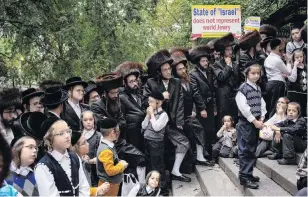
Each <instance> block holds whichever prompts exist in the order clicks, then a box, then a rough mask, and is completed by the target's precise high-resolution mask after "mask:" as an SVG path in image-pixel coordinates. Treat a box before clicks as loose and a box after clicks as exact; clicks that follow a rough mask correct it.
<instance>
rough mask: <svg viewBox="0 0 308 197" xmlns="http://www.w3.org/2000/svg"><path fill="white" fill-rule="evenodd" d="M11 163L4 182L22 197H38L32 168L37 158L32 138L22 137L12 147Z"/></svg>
mask: <svg viewBox="0 0 308 197" xmlns="http://www.w3.org/2000/svg"><path fill="white" fill-rule="evenodd" d="M12 149H13V161H12V163H11V167H10V174H9V176H8V177H7V178H6V182H7V183H8V184H10V185H12V186H13V187H14V188H15V189H17V190H18V191H19V192H20V193H21V194H22V195H23V196H39V193H38V190H37V184H36V181H35V177H34V172H33V167H34V162H35V159H36V156H37V149H38V148H37V145H36V142H35V140H34V139H33V138H32V137H29V136H24V137H21V138H20V139H18V140H17V141H16V143H15V144H14V146H13V148H12Z"/></svg>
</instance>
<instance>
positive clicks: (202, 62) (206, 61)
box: [200, 57, 209, 68]
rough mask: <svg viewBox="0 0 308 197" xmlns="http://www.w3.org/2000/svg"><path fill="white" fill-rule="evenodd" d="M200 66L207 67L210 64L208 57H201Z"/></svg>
mask: <svg viewBox="0 0 308 197" xmlns="http://www.w3.org/2000/svg"><path fill="white" fill-rule="evenodd" d="M200 66H201V67H203V68H207V67H208V66H209V60H208V59H207V57H201V59H200Z"/></svg>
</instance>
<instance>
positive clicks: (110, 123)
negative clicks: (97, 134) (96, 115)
mask: <svg viewBox="0 0 308 197" xmlns="http://www.w3.org/2000/svg"><path fill="white" fill-rule="evenodd" d="M99 122H100V127H99V128H101V129H112V128H115V127H117V126H118V123H117V120H116V119H113V118H105V119H103V120H101V121H99Z"/></svg>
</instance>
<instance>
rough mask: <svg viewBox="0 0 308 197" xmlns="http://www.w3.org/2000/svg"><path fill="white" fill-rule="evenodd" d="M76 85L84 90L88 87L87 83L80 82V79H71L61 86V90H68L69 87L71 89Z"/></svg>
mask: <svg viewBox="0 0 308 197" xmlns="http://www.w3.org/2000/svg"><path fill="white" fill-rule="evenodd" d="M76 85H82V86H83V87H84V88H86V87H87V86H88V83H87V82H85V81H82V79H81V77H71V78H69V79H67V80H66V83H65V85H64V86H63V89H65V90H68V89H69V88H70V87H73V86H76Z"/></svg>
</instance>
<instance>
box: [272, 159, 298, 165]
mask: <svg viewBox="0 0 308 197" xmlns="http://www.w3.org/2000/svg"><path fill="white" fill-rule="evenodd" d="M277 162H278V164H280V165H296V159H295V158H282V159H278V160H277Z"/></svg>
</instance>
